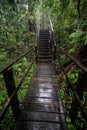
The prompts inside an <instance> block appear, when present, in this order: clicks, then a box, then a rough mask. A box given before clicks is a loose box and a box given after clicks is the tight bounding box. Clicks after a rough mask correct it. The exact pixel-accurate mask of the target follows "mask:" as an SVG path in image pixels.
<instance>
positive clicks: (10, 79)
mask: <svg viewBox="0 0 87 130" xmlns="http://www.w3.org/2000/svg"><path fill="white" fill-rule="evenodd" d="M32 50H33V51H34V52H35V46H34V47H32V48H31V50H28V51H26V52H24V53H23V54H21V55H20V56H19V57H18V58H16V59H14V60H13V61H11V62H10V63H9V64H8V65H6V66H5V67H3V68H2V69H1V70H0V74H3V78H4V82H5V86H6V89H7V93H8V100H7V101H6V103H5V107H4V108H3V109H2V111H1V112H0V122H1V121H2V120H3V117H4V115H5V113H6V112H7V110H8V108H9V106H10V105H11V106H12V110H13V116H14V118H15V119H16V118H17V116H18V114H19V112H20V107H19V101H18V96H17V92H18V90H19V89H20V87H21V85H22V83H23V81H24V79H25V77H26V76H27V74H28V72H29V71H30V69H31V67H32V65H33V64H34V61H35V59H36V57H34V58H33V60H32V61H31V63H30V65H29V66H28V68H27V70H26V72H25V73H24V75H23V77H22V79H21V80H20V83H19V84H18V85H17V87H15V82H14V75H13V69H12V66H13V65H14V64H15V63H16V62H18V61H19V60H20V59H22V58H23V57H24V56H26V55H27V54H28V53H29V52H31V51H32Z"/></svg>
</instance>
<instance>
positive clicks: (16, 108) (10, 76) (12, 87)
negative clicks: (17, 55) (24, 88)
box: [3, 68, 20, 119]
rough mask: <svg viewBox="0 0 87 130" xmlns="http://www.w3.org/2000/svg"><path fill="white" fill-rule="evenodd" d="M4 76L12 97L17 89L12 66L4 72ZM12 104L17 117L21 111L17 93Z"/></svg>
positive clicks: (14, 114)
mask: <svg viewBox="0 0 87 130" xmlns="http://www.w3.org/2000/svg"><path fill="white" fill-rule="evenodd" d="M3 76H4V80H5V85H6V89H7V92H8V96H9V97H10V96H11V94H12V92H13V91H14V90H15V81H14V77H13V70H12V68H10V69H9V70H5V71H4V72H3ZM11 106H12V110H13V116H14V118H15V119H16V118H17V116H18V114H19V112H20V108H19V101H18V97H17V94H15V96H14V97H13V99H12V101H11Z"/></svg>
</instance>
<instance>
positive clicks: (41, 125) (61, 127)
mask: <svg viewBox="0 0 87 130" xmlns="http://www.w3.org/2000/svg"><path fill="white" fill-rule="evenodd" d="M66 129H67V127H66V121H65V115H64V110H63V106H62V102H61V98H60V92H59V86H58V83H57V81H56V74H55V69H54V67H53V65H52V63H47V62H46V63H38V64H37V68H36V71H35V74H34V76H33V78H32V81H31V85H30V87H29V90H28V92H27V95H26V97H25V100H24V103H23V107H22V112H21V113H20V115H19V117H18V120H17V121H16V124H15V128H14V130H66Z"/></svg>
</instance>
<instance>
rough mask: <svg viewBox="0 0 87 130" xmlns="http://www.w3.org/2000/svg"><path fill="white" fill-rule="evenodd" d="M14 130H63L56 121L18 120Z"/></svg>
mask: <svg viewBox="0 0 87 130" xmlns="http://www.w3.org/2000/svg"><path fill="white" fill-rule="evenodd" d="M14 130H63V129H61V125H60V124H58V123H47V122H32V121H31V122H30V121H27V122H26V121H25V122H21V121H19V122H18V123H17V124H16V126H15V129H14Z"/></svg>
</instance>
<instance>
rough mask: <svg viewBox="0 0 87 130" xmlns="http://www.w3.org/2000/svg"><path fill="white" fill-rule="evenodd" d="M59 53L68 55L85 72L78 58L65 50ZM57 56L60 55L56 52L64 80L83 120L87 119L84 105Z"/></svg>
mask: <svg viewBox="0 0 87 130" xmlns="http://www.w3.org/2000/svg"><path fill="white" fill-rule="evenodd" d="M58 52H59V50H58ZM61 53H62V54H65V55H66V56H67V57H69V58H70V59H71V60H72V61H73V62H74V63H75V64H76V65H77V66H78V67H79V68H80V69H81V70H83V71H84V72H86V73H87V68H86V67H85V66H84V65H83V64H82V63H80V62H79V61H78V60H76V59H75V58H73V57H72V56H70V55H68V54H67V53H66V52H65V51H61ZM59 57H60V55H59V53H58V62H59V65H60V67H61V69H62V71H63V73H64V75H65V77H66V80H67V82H68V84H69V88H70V89H71V90H72V92H73V94H74V97H75V98H76V100H77V102H78V103H79V106H80V109H81V111H82V113H83V116H84V118H85V120H86V121H87V113H86V111H85V109H84V106H83V104H82V103H81V100H80V97H79V95H78V94H77V92H76V90H75V89H74V85H73V84H72V82H71V81H70V79H69V77H68V75H67V73H66V71H65V69H64V67H63V65H62V63H61V61H60V58H59Z"/></svg>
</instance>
